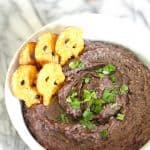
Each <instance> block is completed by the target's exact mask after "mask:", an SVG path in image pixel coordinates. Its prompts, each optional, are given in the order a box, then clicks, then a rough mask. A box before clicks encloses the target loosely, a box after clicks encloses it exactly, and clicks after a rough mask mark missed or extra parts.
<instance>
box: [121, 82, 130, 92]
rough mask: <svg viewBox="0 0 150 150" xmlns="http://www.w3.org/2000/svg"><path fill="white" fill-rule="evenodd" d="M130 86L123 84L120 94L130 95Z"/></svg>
mask: <svg viewBox="0 0 150 150" xmlns="http://www.w3.org/2000/svg"><path fill="white" fill-rule="evenodd" d="M128 90H129V88H128V86H127V85H126V84H123V85H122V86H121V87H120V94H127V93H128Z"/></svg>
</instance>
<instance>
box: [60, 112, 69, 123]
mask: <svg viewBox="0 0 150 150" xmlns="http://www.w3.org/2000/svg"><path fill="white" fill-rule="evenodd" d="M58 120H59V121H61V122H62V123H69V120H68V118H67V116H66V115H65V114H60V116H59V117H58Z"/></svg>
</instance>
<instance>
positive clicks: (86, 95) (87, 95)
mask: <svg viewBox="0 0 150 150" xmlns="http://www.w3.org/2000/svg"><path fill="white" fill-rule="evenodd" d="M83 99H84V101H87V102H88V101H89V102H90V101H92V100H93V99H97V95H96V92H95V91H93V90H84V91H83Z"/></svg>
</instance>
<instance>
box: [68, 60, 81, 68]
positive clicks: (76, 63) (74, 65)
mask: <svg viewBox="0 0 150 150" xmlns="http://www.w3.org/2000/svg"><path fill="white" fill-rule="evenodd" d="M83 67H84V64H83V63H82V62H81V61H80V60H74V61H72V62H70V63H69V68H70V69H76V68H80V69H81V68H83Z"/></svg>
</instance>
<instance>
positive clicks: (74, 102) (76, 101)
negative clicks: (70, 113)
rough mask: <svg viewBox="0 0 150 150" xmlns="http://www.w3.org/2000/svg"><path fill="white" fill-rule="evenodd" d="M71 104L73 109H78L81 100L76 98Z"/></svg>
mask: <svg viewBox="0 0 150 150" xmlns="http://www.w3.org/2000/svg"><path fill="white" fill-rule="evenodd" d="M70 104H71V107H72V108H73V109H78V108H80V105H81V102H80V100H78V99H77V98H74V99H73V100H72V102H70Z"/></svg>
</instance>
